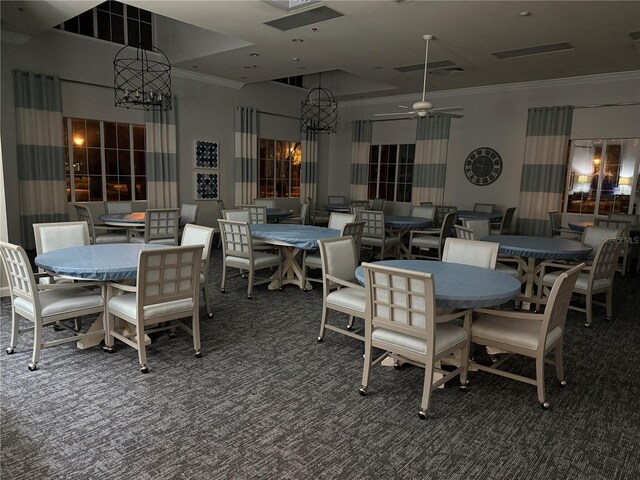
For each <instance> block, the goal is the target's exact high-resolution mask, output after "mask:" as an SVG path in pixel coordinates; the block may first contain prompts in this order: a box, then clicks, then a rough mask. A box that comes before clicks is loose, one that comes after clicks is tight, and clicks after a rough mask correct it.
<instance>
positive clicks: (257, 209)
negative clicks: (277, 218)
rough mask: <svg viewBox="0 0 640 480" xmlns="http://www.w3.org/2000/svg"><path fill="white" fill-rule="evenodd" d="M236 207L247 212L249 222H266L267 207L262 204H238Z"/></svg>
mask: <svg viewBox="0 0 640 480" xmlns="http://www.w3.org/2000/svg"><path fill="white" fill-rule="evenodd" d="M238 208H240V209H241V210H246V211H247V212H249V223H251V224H265V223H267V207H265V206H264V205H239V206H238Z"/></svg>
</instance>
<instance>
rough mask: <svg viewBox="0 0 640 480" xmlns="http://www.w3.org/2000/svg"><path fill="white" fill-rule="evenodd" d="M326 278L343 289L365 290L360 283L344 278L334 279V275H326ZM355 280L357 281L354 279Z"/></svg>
mask: <svg viewBox="0 0 640 480" xmlns="http://www.w3.org/2000/svg"><path fill="white" fill-rule="evenodd" d="M325 278H326V279H327V280H329V281H331V282H333V283H336V284H338V285H340V286H343V287H349V288H355V289H358V290H364V287H363V286H362V285H360V284H359V283H353V282H350V281H348V280H344V279H342V278H338V277H334V276H333V275H325ZM354 280H355V279H354Z"/></svg>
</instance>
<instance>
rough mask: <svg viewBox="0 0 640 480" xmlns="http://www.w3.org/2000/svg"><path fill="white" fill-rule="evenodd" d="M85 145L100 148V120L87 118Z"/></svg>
mask: <svg viewBox="0 0 640 480" xmlns="http://www.w3.org/2000/svg"><path fill="white" fill-rule="evenodd" d="M87 147H89V148H100V122H96V121H92V120H87Z"/></svg>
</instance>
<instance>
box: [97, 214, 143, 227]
mask: <svg viewBox="0 0 640 480" xmlns="http://www.w3.org/2000/svg"><path fill="white" fill-rule="evenodd" d="M145 216H146V212H131V213H106V214H104V215H100V220H102V221H103V222H109V223H136V224H140V225H144V219H145Z"/></svg>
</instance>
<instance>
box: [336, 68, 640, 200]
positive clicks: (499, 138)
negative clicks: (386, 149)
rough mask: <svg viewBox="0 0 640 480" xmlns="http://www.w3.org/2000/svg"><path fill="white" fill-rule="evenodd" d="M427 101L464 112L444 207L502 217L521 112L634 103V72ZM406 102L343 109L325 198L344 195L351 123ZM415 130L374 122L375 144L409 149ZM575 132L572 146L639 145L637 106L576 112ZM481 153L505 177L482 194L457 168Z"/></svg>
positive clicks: (455, 134)
mask: <svg viewBox="0 0 640 480" xmlns="http://www.w3.org/2000/svg"><path fill="white" fill-rule="evenodd" d="M416 95H417V94H416ZM430 100H431V101H432V103H433V104H434V106H435V107H441V106H458V105H459V106H462V107H464V108H465V109H466V113H465V117H464V118H461V119H452V121H451V133H450V139H449V149H448V154H447V177H446V183H445V198H444V203H445V204H452V205H457V206H458V207H459V208H461V209H466V208H472V207H473V205H474V203H475V202H486V203H495V204H497V205H499V206H500V207H501V208H502V209H505V208H507V207H509V206H514V205H515V206H517V205H518V202H519V195H520V174H521V169H522V162H523V157H524V145H525V133H526V124H527V110H528V109H529V108H531V107H543V106H555V105H574V106H580V105H593V104H610V103H626V102H640V72H633V73H625V74H612V75H600V76H592V77H579V78H575V79H563V80H555V81H549V82H535V83H530V84H512V85H504V86H492V87H483V88H476V89H464V90H452V91H448V92H434V93H433V94H431V95H430ZM411 101H412V100H411V98H405V97H403V98H399V97H388V98H386V99H376V100H374V101H369V102H368V104H367V101H365V100H359V101H354V102H344V103H342V104H341V108H340V112H339V116H340V130H339V134H338V135H336V136H334V138H332V139H331V148H330V152H329V157H328V161H329V165H328V169H327V170H328V172H329V174H328V175H329V177H330V178H331V180H330V181H329V180H328V179H327V178H325V179H324V180H325V181H326V182H327V185H328V186H327V188H326V191H327V193H330V194H348V193H349V165H350V161H351V121H353V120H364V119H374V118H375V117H374V116H373V115H374V113H378V112H390V111H394V110H395V111H400V109H399V108H398V107H397V105H398V104H399V103H403V102H411ZM415 129H416V123H415V120H405V121H385V122H377V123H375V124H374V128H373V143H406V142H407V141H408V140H407V139H413V140H411V141H412V142H413V141H415ZM573 131H574V132H575V135H574V134H573V133H572V137H573V138H597V137H599V138H620V137H640V106H638V105H636V106H627V107H600V108H577V109H576V110H575V113H574V123H573ZM576 135H577V136H576ZM584 135H587V137H584ZM482 146H487V147H491V148H494V149H495V150H497V151H498V152H499V153H500V155H501V156H502V160H503V163H504V169H503V172H502V175H501V176H500V178H499V179H498V180H496V182H494V183H493V184H491V185H488V186H483V187H480V186H475V185H472V184H471V183H470V182H469V181H468V180H467V179H466V177H465V176H464V172H463V163H464V160H465V158H466V157H467V155H468V154H469V153H470V152H471V151H472V150H474V149H475V148H478V147H482Z"/></svg>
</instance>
